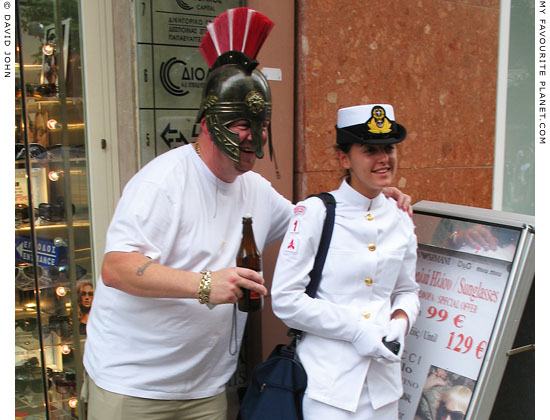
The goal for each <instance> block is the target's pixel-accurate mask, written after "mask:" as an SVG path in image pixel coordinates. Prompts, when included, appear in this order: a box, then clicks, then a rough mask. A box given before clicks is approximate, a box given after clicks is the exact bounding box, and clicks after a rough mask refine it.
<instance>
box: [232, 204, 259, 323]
mask: <svg viewBox="0 0 550 420" xmlns="http://www.w3.org/2000/svg"><path fill="white" fill-rule="evenodd" d="M237 267H244V268H249V269H251V270H254V271H257V272H258V273H260V272H261V271H262V256H261V255H260V252H259V251H258V248H257V247H256V242H255V241H254V231H253V230H252V216H250V215H248V214H247V215H245V216H244V217H243V237H242V239H241V246H240V248H239V253H238V254H237ZM242 291H243V296H242V297H241V298H240V299H239V305H238V307H239V310H240V311H242V312H256V311H261V310H262V308H263V306H264V297H263V296H262V295H260V294H259V293H256V292H254V291H252V290H250V289H245V288H242Z"/></svg>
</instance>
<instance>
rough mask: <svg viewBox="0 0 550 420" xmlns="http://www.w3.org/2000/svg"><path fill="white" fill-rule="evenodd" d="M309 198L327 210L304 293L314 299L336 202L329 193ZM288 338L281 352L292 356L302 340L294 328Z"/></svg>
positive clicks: (325, 255)
mask: <svg viewBox="0 0 550 420" xmlns="http://www.w3.org/2000/svg"><path fill="white" fill-rule="evenodd" d="M309 197H319V198H320V199H321V200H323V203H325V207H326V208H327V215H326V217H325V223H324V224H323V231H322V232H321V241H320V242H319V248H318V250H317V255H315V262H314V263H313V268H312V269H311V271H310V272H309V278H310V280H309V284H308V285H307V287H306V293H307V295H308V296H310V297H312V298H314V297H315V295H316V294H317V288H318V287H319V283H320V282H321V273H322V272H323V266H324V265H325V260H326V259H327V253H328V248H329V245H330V240H331V238H332V231H333V229H334V214H335V211H336V200H335V199H334V196H333V195H332V194H330V193H327V192H323V193H319V194H312V195H310V196H308V198H309ZM287 335H288V336H290V337H291V338H292V339H291V342H290V344H289V345H287V346H284V348H283V350H284V351H285V352H286V353H287V354H294V351H295V348H296V340H300V339H301V338H302V331H300V330H297V329H295V328H290V329H289V330H288V334H287Z"/></svg>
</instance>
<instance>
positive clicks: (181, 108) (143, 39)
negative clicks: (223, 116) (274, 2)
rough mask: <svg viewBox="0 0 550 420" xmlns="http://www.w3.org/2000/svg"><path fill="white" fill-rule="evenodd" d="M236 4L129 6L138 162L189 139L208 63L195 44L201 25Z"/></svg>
mask: <svg viewBox="0 0 550 420" xmlns="http://www.w3.org/2000/svg"><path fill="white" fill-rule="evenodd" d="M243 3H244V2H243V1H242V0H189V1H183V0H155V1H153V0H141V1H139V2H136V3H135V12H136V35H137V78H138V107H139V150H140V164H141V166H143V165H145V164H146V163H147V162H148V161H150V160H151V159H153V158H154V157H155V156H157V155H159V154H161V153H163V152H165V151H167V150H169V149H172V148H175V147H178V146H181V145H183V144H186V143H190V142H192V141H194V138H195V137H196V136H197V135H198V127H197V125H196V124H195V119H196V117H197V113H198V110H199V107H200V100H201V94H202V88H203V86H204V82H205V79H206V76H207V74H208V65H207V64H206V62H205V61H204V59H203V58H202V56H201V55H200V53H199V50H198V46H199V45H200V42H201V40H202V36H203V35H204V33H205V31H206V25H207V24H208V23H209V22H211V21H212V20H213V19H215V18H216V17H217V16H218V15H219V14H221V13H222V12H224V11H225V10H227V9H230V8H234V7H241V6H242V5H243Z"/></svg>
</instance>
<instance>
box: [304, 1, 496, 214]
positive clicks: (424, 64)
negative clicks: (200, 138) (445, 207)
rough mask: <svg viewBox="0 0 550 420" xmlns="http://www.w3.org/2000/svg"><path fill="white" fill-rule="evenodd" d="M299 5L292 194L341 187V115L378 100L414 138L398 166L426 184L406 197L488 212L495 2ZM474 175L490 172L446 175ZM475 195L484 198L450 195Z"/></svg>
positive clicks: (404, 148) (409, 188)
mask: <svg viewBox="0 0 550 420" xmlns="http://www.w3.org/2000/svg"><path fill="white" fill-rule="evenodd" d="M297 5H298V9H297V14H296V16H297V24H298V26H297V49H298V55H297V102H296V110H297V131H296V134H297V142H296V159H297V160H296V166H295V168H296V171H297V174H296V175H297V176H296V188H295V193H296V198H300V197H304V196H306V195H308V194H310V193H312V192H317V191H319V190H322V189H324V188H321V187H325V186H328V185H337V184H338V183H339V181H338V179H339V178H338V177H339V175H341V171H339V165H338V162H337V160H336V158H335V154H334V151H333V145H334V143H335V129H334V125H335V123H336V114H337V110H338V109H339V108H341V107H345V106H352V105H357V104H363V103H376V102H379V103H391V104H393V106H394V108H395V114H396V120H397V121H398V122H399V123H401V124H403V125H405V127H406V128H407V130H408V133H409V134H408V138H407V140H405V142H404V143H402V144H401V145H400V147H399V154H400V160H399V162H400V163H399V167H400V168H402V169H410V170H411V171H413V172H414V174H415V177H416V176H418V179H424V180H425V181H426V182H425V183H424V186H421V185H420V184H415V183H412V184H411V183H406V184H405V185H404V186H403V185H402V186H401V188H402V189H403V190H404V191H405V192H406V193H409V194H411V192H413V191H414V192H415V195H416V196H420V197H422V196H424V195H426V194H428V195H429V196H430V197H431V198H430V199H432V200H433V201H443V202H453V203H457V204H465V205H468V203H471V202H474V201H475V202H478V203H483V206H484V207H490V205H491V190H492V165H493V155H494V129H495V127H494V126H495V111H496V79H497V55H498V54H497V53H498V24H499V2H498V1H497V0H456V1H450V0H388V1H385V2H383V3H380V2H375V1H370V0H363V1H354V2H349V1H342V0H340V1H339V0H323V1H320V0H315V1H312V0H309V1H298V2H297ZM470 172H475V173H478V172H479V173H483V174H484V176H483V177H479V179H478V178H475V177H474V178H472V177H469V176H464V177H461V178H460V182H463V183H464V185H462V187H461V188H457V187H456V186H455V185H450V184H452V183H455V181H456V180H455V179H453V177H452V176H443V177H442V176H441V174H442V173H445V174H450V173H470ZM431 177H434V178H433V179H432V178H431ZM428 181H429V182H428ZM474 181H475V182H474ZM397 183H398V180H396V185H397ZM401 184H403V182H402V183H401ZM412 185H414V188H418V190H416V189H413V186H412ZM422 188H427V192H426V194H424V193H423V192H422ZM471 189H476V190H477V192H478V194H479V193H481V194H484V197H482V198H478V199H475V200H474V199H473V198H472V197H470V196H469V195H468V194H466V193H462V192H461V193H455V194H450V193H449V191H458V190H460V191H462V190H464V191H467V190H471ZM411 195H412V194H411ZM457 198H459V200H463V201H458V202H457V201H456V200H457ZM448 200H454V201H448ZM415 201H417V200H415Z"/></svg>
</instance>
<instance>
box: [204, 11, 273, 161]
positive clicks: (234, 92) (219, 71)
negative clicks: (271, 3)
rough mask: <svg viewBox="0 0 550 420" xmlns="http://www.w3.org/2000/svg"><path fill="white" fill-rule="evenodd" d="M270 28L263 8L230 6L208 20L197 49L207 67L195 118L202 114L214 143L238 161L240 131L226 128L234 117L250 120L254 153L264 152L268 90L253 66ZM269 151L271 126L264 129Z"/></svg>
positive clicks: (262, 153)
mask: <svg viewBox="0 0 550 420" xmlns="http://www.w3.org/2000/svg"><path fill="white" fill-rule="evenodd" d="M272 27H273V22H271V21H270V20H269V19H268V18H267V17H265V16H264V15H262V14H261V13H259V12H257V11H255V10H252V9H248V8H246V7H241V8H238V9H229V10H228V11H226V12H224V13H223V14H221V15H220V16H218V17H217V18H216V19H215V20H214V21H213V22H211V23H210V24H208V26H207V32H206V33H205V35H204V37H203V39H202V41H201V45H200V47H199V50H200V52H201V54H202V55H203V57H204V58H205V60H206V61H207V63H208V64H209V66H210V67H211V68H210V71H209V73H208V76H207V78H206V84H205V87H204V89H203V96H202V101H201V108H200V111H199V114H198V116H197V122H200V121H201V120H202V118H205V119H206V128H207V129H208V133H209V134H210V137H211V138H212V140H213V141H214V144H216V146H217V147H218V148H219V149H220V150H221V151H222V152H223V153H224V154H225V155H226V156H228V157H229V158H230V159H231V160H233V161H235V162H239V161H240V153H239V135H238V134H237V133H235V132H233V131H231V130H230V129H229V128H228V127H229V125H230V124H231V123H233V122H235V121H238V120H246V121H248V122H249V123H250V128H251V132H252V141H253V143H254V150H255V153H256V157H257V158H259V159H261V158H263V157H264V150H263V136H262V130H263V124H264V122H265V121H270V120H271V91H270V89H269V85H268V83H267V80H266V78H265V77H264V75H263V74H262V73H261V72H260V71H258V70H256V67H257V66H258V62H257V61H256V59H255V58H256V56H257V54H258V52H259V50H260V48H261V46H262V44H263V42H264V40H265V39H266V38H267V35H268V34H269V31H270V30H271V28H272ZM268 141H269V148H270V152H272V144H271V130H269V132H268Z"/></svg>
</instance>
